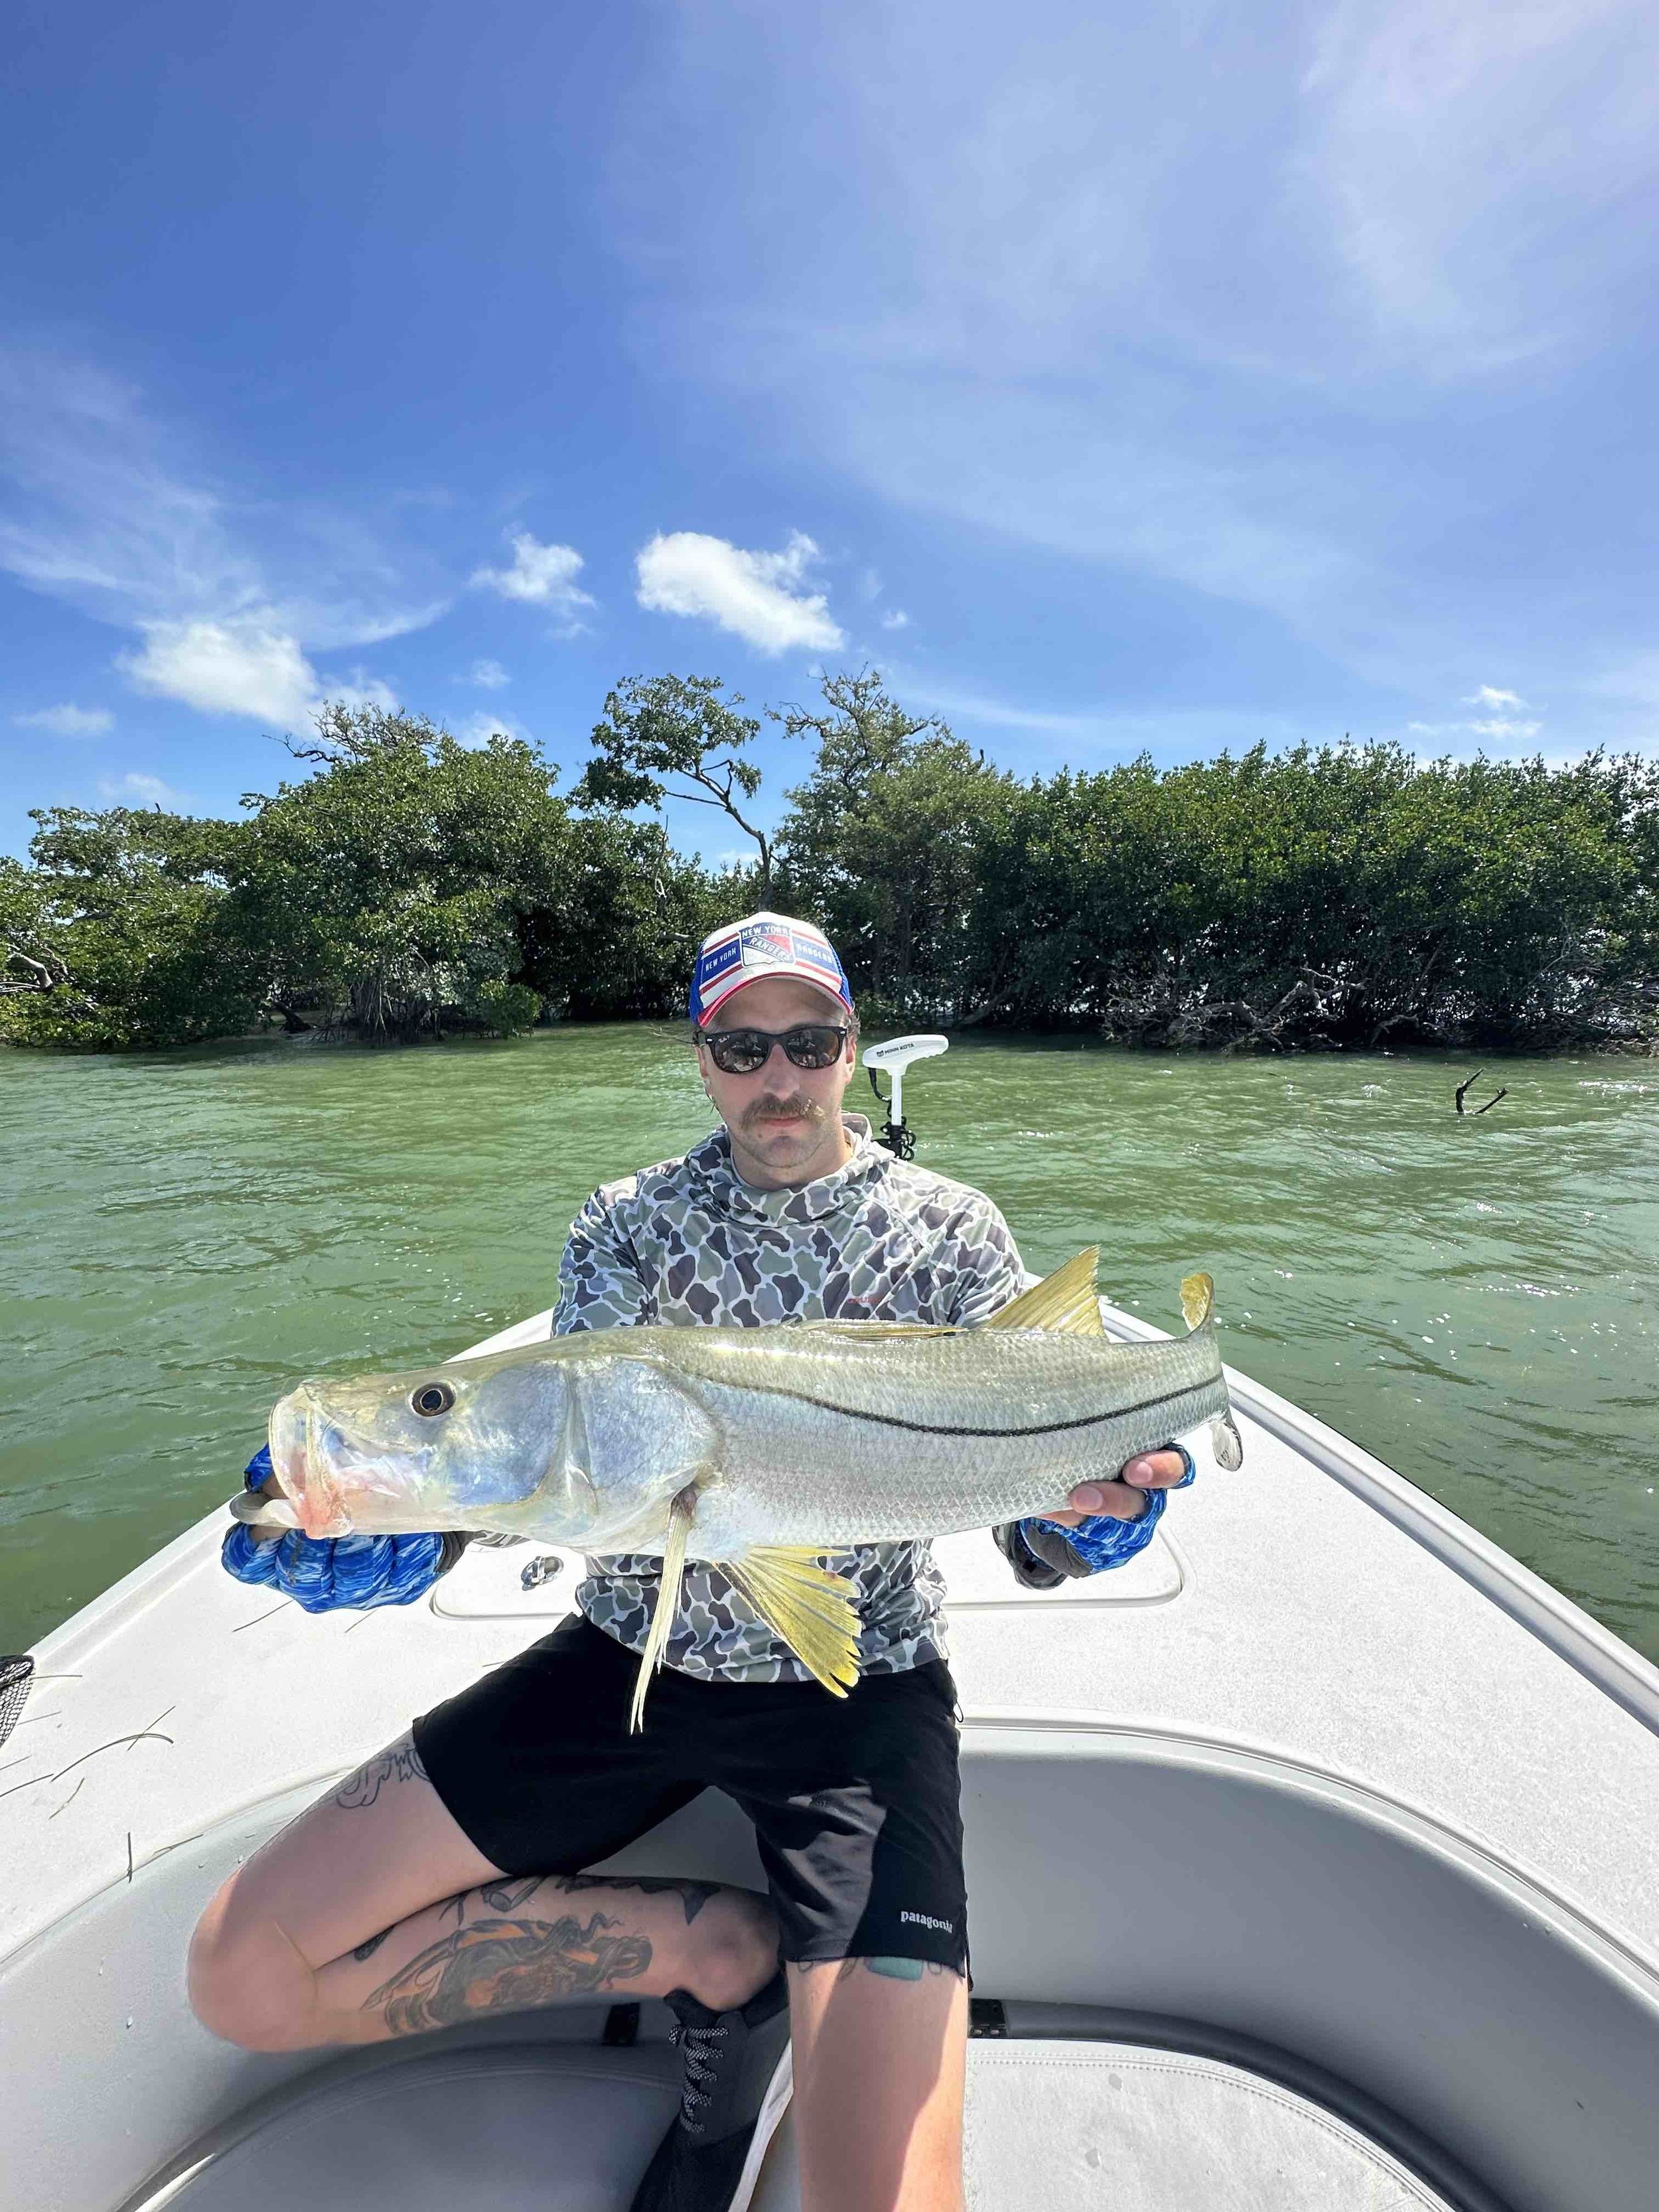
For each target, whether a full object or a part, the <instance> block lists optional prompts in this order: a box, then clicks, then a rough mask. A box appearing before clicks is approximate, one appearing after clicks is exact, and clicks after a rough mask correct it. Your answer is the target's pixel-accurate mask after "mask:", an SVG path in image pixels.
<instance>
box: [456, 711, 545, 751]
mask: <svg viewBox="0 0 1659 2212" xmlns="http://www.w3.org/2000/svg"><path fill="white" fill-rule="evenodd" d="M455 734H456V736H457V737H458V738H459V739H460V741H461V743H462V744H464V745H473V746H477V745H487V744H489V740H490V739H491V738H522V739H523V740H524V742H525V743H526V744H528V743H529V732H527V731H526V730H523V729H521V728H520V726H519V725H518V723H517V722H515V721H514V720H513V718H512V717H511V715H509V714H484V713H482V712H481V713H479V714H470V715H469V716H468V717H467V719H466V720H465V722H463V723H462V725H461V726H460V728H459V730H457V732H455Z"/></svg>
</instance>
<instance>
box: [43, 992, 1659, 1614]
mask: <svg viewBox="0 0 1659 2212" xmlns="http://www.w3.org/2000/svg"><path fill="white" fill-rule="evenodd" d="M683 1034H684V1033H683V1032H681V1031H678V1030H674V1029H671V1028H669V1027H665V1026H656V1025H640V1026H631V1027H626V1028H605V1029H599V1028H595V1029H568V1030H555V1031H550V1032H546V1033H544V1034H542V1035H539V1036H535V1037H531V1038H526V1039H523V1040H520V1041H519V1042H514V1043H511V1044H477V1045H454V1046H449V1047H446V1048H441V1049H429V1050H424V1051H419V1050H416V1051H406V1052H370V1051H358V1050H353V1049H347V1048H333V1047H326V1046H319V1045H316V1044H314V1043H313V1042H309V1041H300V1042H296V1043H287V1042H275V1041H273V1042H270V1043H264V1044H260V1043H255V1044H250V1045H245V1046H236V1047H228V1048H214V1049H210V1050H205V1051H194V1052H191V1053H172V1054H149V1055H146V1056H144V1057H142V1058H120V1059H117V1058H98V1059H68V1058H49V1057H45V1056H37V1055H33V1054H21V1053H17V1052H9V1053H8V1052H0V1204H3V1207H4V1212H3V1220H4V1224H5V1263H4V1270H3V1276H0V1315H3V1326H0V1341H3V1343H4V1345H5V1346H6V1355H5V1361H4V1372H3V1379H0V1650H16V1649H19V1648H21V1646H22V1645H24V1644H27V1643H28V1642H30V1641H31V1640H32V1639H33V1638H37V1637H39V1636H40V1635H41V1634H43V1633H44V1632H46V1630H47V1629H49V1628H51V1627H52V1626H53V1625H54V1624H55V1623H57V1622H58V1621H59V1620H62V1619H64V1617H65V1615H67V1614H68V1613H71V1612H72V1611H74V1609H75V1608H76V1607H77V1606H80V1605H82V1604H83V1603H84V1602H85V1601H87V1600H88V1598H90V1597H92V1596H93V1595H94V1594H95V1593H96V1592H97V1591H99V1590H100V1589H104V1588H105V1587H106V1585H107V1584H108V1583H110V1582H112V1580H113V1579H114V1578H115V1577H117V1576H118V1575H119V1574H121V1573H123V1572H124V1571H125V1570H126V1569H127V1568H129V1567H131V1566H132V1565H135V1564H137V1561H139V1560H140V1559H143V1557H145V1556H146V1554H148V1553H150V1552H152V1551H153V1550H155V1547H157V1546H158V1545H160V1544H161V1543H162V1542H164V1541H166V1540H167V1538H168V1537H170V1536H172V1535H173V1534H176V1533H177V1532H178V1531H179V1529H181V1528H185V1526H186V1525H187V1524H188V1523H189V1522H191V1520H193V1519H194V1518H195V1517H196V1516H197V1515H199V1514H201V1513H202V1512H204V1510H207V1509H208V1508H209V1507H210V1506H212V1505H215V1504H217V1503H218V1502H220V1501H221V1500H222V1499H223V1498H226V1497H228V1495H229V1493H230V1492H231V1491H232V1490H233V1489H234V1487H235V1485H236V1481H237V1478H238V1474H239V1472H240V1468H241V1466H242V1464H243V1462H244V1461H245V1460H246V1457H247V1456H248V1455H249V1453H250V1452H251V1451H252V1449H253V1447H254V1446H255V1445H256V1444H257V1443H258V1441H259V1440H260V1437H261V1435H262V1433H263V1429H264V1416H265V1413H266V1411H267V1409H268V1408H269V1407H270V1402H271V1401H272V1399H273V1398H274V1397H275V1396H276V1394H277V1393H278V1391H279V1390H280V1389H283V1388H285V1387H286V1386H287V1384H288V1383H289V1382H290V1381H291V1380H292V1379H293V1378H294V1377H295V1376H297V1375H299V1374H301V1372H304V1371H307V1370H316V1369H318V1368H319V1367H323V1366H325V1365H329V1364H334V1365H337V1366H338V1367H341V1368H343V1369H349V1368H351V1367H353V1366H355V1365H362V1364H376V1363H386V1364H397V1363H399V1362H404V1361H410V1360H419V1359H421V1358H426V1357H428V1356H429V1355H431V1354H432V1353H434V1352H449V1351H455V1350H459V1349H460V1348H461V1347H463V1346H465V1345H468V1344H471V1343H473V1342H475V1341H476V1340H477V1339H478V1338H480V1337H482V1336H485V1335H487V1334H489V1333H490V1331H492V1330H494V1329H496V1328H501V1327H503V1326H504V1325H505V1324H507V1322H511V1321H514V1320H517V1319H518V1318H520V1316H522V1315H524V1314H526V1313H529V1312H532V1311H533V1310H536V1309H537V1308H538V1307H542V1306H546V1305H548V1304H551V1303H552V1300H553V1297H554V1296H555V1291H556V1282H555V1277H556V1268H557V1264H558V1256H559V1249H560V1246H561V1244H562V1241H563V1237H564V1233H565V1229H566V1226H567V1225H568V1222H569V1219H570V1217H571V1214H572V1213H573V1212H574V1210H575V1208H576V1207H577V1206H578V1205H579V1204H580V1201H581V1200H583V1198H585V1197H586V1194H587V1193H588V1191H589V1190H590V1189H592V1187H593V1186H594V1184H596V1183H597V1182H601V1181H603V1180H605V1179H606V1178H607V1177H610V1176H617V1175H621V1174H623V1173H625V1172H626V1171H627V1170H629V1169H630V1168H633V1167H635V1166H638V1165H641V1164H644V1163H645V1162H647V1161H648V1160H653V1159H657V1158H662V1157H663V1156H665V1154H669V1153H672V1152H679V1151H682V1150H684V1147H685V1146H687V1145H688V1144H689V1143H690V1142H691V1141H692V1140H693V1139H696V1137H697V1136H698V1135H699V1134H700V1133H702V1131H703V1129H704V1128H705V1127H707V1126H708V1123H707V1115H708V1105H707V1102H706V1101H705V1099H704V1098H703V1097H702V1091H701V1090H700V1089H699V1087H698V1085H697V1084H696V1082H695V1080H694V1079H693V1076H692V1068H691V1060H690V1054H689V1053H688V1052H687V1050H686V1048H685V1046H684V1041H683ZM1469 1072H1470V1071H1469V1068H1468V1066H1467V1065H1459V1066H1453V1065H1451V1064H1450V1063H1449V1062H1447V1061H1445V1060H1442V1059H1439V1058H1437V1057H1431V1056H1428V1055H1423V1056H1407V1055H1389V1056H1374V1057H1364V1058H1362V1057H1352V1058H1346V1057H1334V1056H1333V1057H1326V1058H1316V1059H1310V1060H1294V1061H1287V1062H1275V1061H1271V1060H1233V1061H1229V1060H1217V1059H1214V1058H1212V1057H1209V1056H1202V1057H1186V1058H1181V1057H1176V1058H1169V1057H1165V1058H1163V1059H1159V1058H1156V1057H1152V1056H1149V1055H1146V1054H1123V1053H1115V1052H1111V1051H1108V1050H1104V1049H1101V1048H1086V1049H1085V1048H1081V1047H1079V1045H1078V1043H1077V1042H1075V1041H1072V1042H1057V1041H1055V1040H1052V1039H1045V1040H1026V1041H1009V1040H1006V1039H1004V1040H984V1039H979V1038H973V1037H969V1038H965V1039H963V1040H962V1041H960V1042H957V1044H955V1045H954V1046H953V1047H952V1048H951V1053H950V1054H949V1056H948V1058H946V1059H945V1060H937V1061H933V1062H932V1063H930V1064H929V1065H927V1066H925V1067H922V1068H921V1069H919V1070H917V1071H916V1073H915V1074H914V1075H913V1076H912V1079H911V1083H910V1098H909V1104H910V1110H911V1119H912V1121H914V1122H915V1123H916V1124H917V1126H918V1127H920V1128H921V1131H922V1132H923V1139H922V1143H921V1153H920V1157H921V1158H922V1159H923V1160H924V1161H927V1162H929V1163H931V1164H934V1165H937V1166H938V1167H939V1168H941V1169H943V1170H945V1171H946V1172H948V1173H950V1174H952V1175H955V1176H960V1177H962V1178H963V1180H965V1181H967V1182H973V1183H976V1184H978V1185H980V1186H981V1188H984V1189H986V1190H987V1191H989V1192H990V1193H991V1194H992V1195H993V1196H994V1198H995V1199H996V1200H997V1201H998V1203H999V1204H1000V1206H1002V1208H1003V1210H1004V1212H1006V1214H1007V1216H1008V1218H1009V1220H1010V1221H1011V1223H1012V1225H1013V1228H1014V1231H1015V1233H1016V1235H1017V1236H1018V1238H1019V1240H1020V1243H1021V1246H1022V1249H1023V1250H1024V1254H1025V1256H1026V1260H1027V1261H1028V1263H1029V1264H1030V1265H1031V1266H1033V1267H1037V1268H1039V1269H1041V1268H1045V1267H1049V1266H1052V1265H1054V1263H1056V1262H1057V1261H1060V1260H1062V1259H1065V1258H1066V1257H1067V1256H1068V1255H1070V1254H1071V1253H1073V1252H1074V1251H1076V1250H1077V1249H1078V1248H1079V1246H1081V1245H1084V1244H1088V1243H1099V1244H1100V1246H1101V1247H1102V1249H1103V1255H1104V1259H1103V1269H1102V1280H1103V1286H1104V1287H1105V1288H1106V1289H1107V1291H1109V1294H1110V1295H1111V1296H1112V1297H1114V1298H1115V1299H1116V1300H1117V1301H1118V1302H1119V1303H1120V1304H1126V1305H1128V1306H1130V1307H1132V1308H1135V1309H1137V1310H1139V1311H1140V1312H1142V1313H1144V1314H1146V1315H1147V1316H1149V1317H1151V1318H1152V1319H1154V1320H1157V1321H1159V1322H1163V1323H1164V1325H1165V1326H1170V1325H1173V1323H1174V1322H1175V1317H1176V1283H1177V1280H1178V1278H1179V1277H1180V1276H1181V1275H1182V1273H1185V1272H1187V1271H1188V1270H1189V1269H1190V1268H1192V1267H1194V1266H1196V1265H1202V1266H1204V1267H1208V1268H1210V1269H1211V1270H1212V1273H1214V1275H1215V1277H1216V1279H1217V1283H1218V1291H1219V1297H1220V1301H1221V1310H1222V1316H1223V1322H1224V1326H1225V1329H1226V1332H1227V1344H1226V1352H1227V1357H1228V1358H1229V1359H1230V1360H1231V1362H1232V1364H1234V1365H1236V1366H1237V1367H1239V1368H1241V1369H1242V1370H1244V1371H1245V1372H1246V1373H1248V1374H1252V1375H1255V1376H1258V1377H1259V1378H1260V1379H1261V1381H1262V1382H1264V1383H1268V1384H1270V1385H1271V1386H1272V1387H1273V1389H1278V1390H1280V1391H1282V1392H1284V1393H1285V1395H1287V1396H1289V1397H1291V1398H1294V1399H1296V1400H1297V1401H1298V1402H1300V1403H1302V1404H1304V1405H1305V1406H1307V1407H1310V1408H1311V1409H1312V1410H1313V1411H1314V1412H1316V1413H1319V1414H1321V1415H1322V1417H1323V1418H1324V1419H1327V1420H1328V1421H1330V1422H1331V1423H1333V1424H1334V1425H1335V1426H1336V1427H1337V1428H1339V1429H1341V1430H1343V1431H1346V1433H1347V1434H1348V1435H1350V1436H1352V1437H1357V1438H1358V1440H1359V1441H1360V1442H1361V1443H1364V1444H1366V1445H1368V1446H1369V1447H1370V1449H1372V1450H1373V1451H1376V1452H1377V1453H1379V1454H1380V1455H1382V1456H1383V1458H1384V1459H1387V1460H1389V1462H1392V1463H1393V1464H1394V1465H1395V1466H1397V1467H1399V1468H1401V1469H1402V1470H1403V1471H1404V1472H1405V1473H1406V1474H1408V1475H1410V1476H1411V1477H1412V1479H1413V1480H1414V1481H1417V1482H1419V1483H1421V1484H1422V1485H1423V1486H1425V1488H1426V1489H1428V1490H1430V1491H1431V1492H1434V1494H1435V1495H1436V1496H1437V1497H1439V1498H1443V1499H1444V1500H1445V1501H1446V1502H1447V1503H1448V1504H1449V1505H1451V1506H1452V1507H1453V1508H1454V1509H1455V1510H1456V1511H1458V1512H1459V1513H1462V1514H1463V1515H1464V1516H1466V1517H1467V1518H1468V1519H1469V1520H1470V1521H1473V1522H1474V1523H1475V1524H1476V1526H1477V1527H1479V1528H1483V1529H1485V1530H1486V1532H1487V1534H1490V1535H1491V1536H1492V1537H1494V1538H1496V1540H1497V1541H1498V1542H1499V1543H1501V1544H1503V1545H1504V1547H1506V1548H1507V1549H1509V1550H1510V1551H1511V1552H1513V1553H1516V1555H1517V1556H1518V1557H1519V1558H1521V1559H1524V1560H1525V1561H1526V1562H1527V1563H1528V1565H1530V1566H1533V1567H1534V1568H1536V1569H1537V1570H1538V1571H1540V1572H1541V1573H1542V1574H1544V1575H1546V1576H1547V1577H1549V1579H1550V1580H1551V1581H1552V1582H1553V1583H1556V1584H1557V1586H1558V1587H1559V1588H1560V1589H1564V1590H1565V1591H1566V1592H1567V1593H1568V1594H1569V1595H1571V1596H1572V1597H1574V1598H1576V1599H1577V1600H1578V1601H1579V1602H1580V1603H1581V1604H1583V1605H1584V1606H1586V1607H1588V1608H1589V1610H1590V1611H1591V1612H1592V1613H1595V1614H1596V1615H1598V1616H1599V1617H1600V1618H1601V1620H1604V1621H1606V1622H1607V1624H1608V1625H1609V1626H1611V1627H1613V1628H1614V1629H1615V1630H1617V1631H1618V1632H1619V1633H1620V1635H1622V1636H1624V1637H1626V1638H1627V1639H1628V1640H1629V1641H1630V1642H1631V1643H1632V1644H1635V1645H1636V1646H1637V1647H1638V1649H1640V1650H1644V1651H1645V1652H1647V1653H1648V1654H1649V1655H1650V1656H1656V1657H1659V1497H1656V1490H1659V1431H1656V1423H1655V1418H1654V1404H1655V1388H1654V1371H1655V1352H1656V1328H1655V1323H1654V1319H1653V1314H1654V1297H1653V1293H1654V1290H1655V1287H1656V1278H1659V1063H1656V1062H1653V1061H1650V1060H1616V1059H1585V1060H1508V1061H1505V1062H1504V1064H1503V1066H1502V1070H1501V1073H1499V1074H1498V1075H1497V1078H1496V1079H1497V1080H1499V1081H1502V1082H1504V1083H1507V1084H1508V1085H1509V1090H1510V1095H1509V1097H1507V1098H1506V1099H1505V1100H1504V1102H1503V1103H1502V1104H1501V1105H1500V1106H1498V1108H1497V1109H1495V1111H1493V1112H1492V1113H1491V1114H1488V1115H1485V1116H1483V1117H1482V1118H1480V1120H1472V1119H1463V1120H1461V1121H1460V1120H1459V1119H1458V1118H1457V1117H1456V1116H1455V1115H1454V1113H1453V1111H1452V1106H1451V1093H1452V1091H1453V1088H1454V1085H1455V1083H1456V1081H1457V1080H1458V1079H1459V1077H1460V1076H1462V1075H1463V1074H1467V1073H1469ZM859 1083H860V1087H863V1079H862V1078H861V1077H860V1079H859ZM1489 1087H1490V1086H1489V1085H1486V1084H1483V1085H1481V1086H1480V1090H1479V1091H1478V1092H1477V1097H1484V1096H1486V1094H1487V1091H1488V1089H1489ZM857 1096H858V1094H857V1093H856V1092H854V1093H853V1094H851V1095H850V1103H856V1102H857ZM867 1101H868V1093H867V1090H866V1091H865V1103H867ZM1251 1479H1252V1478H1251V1473H1250V1470H1249V1468H1248V1467H1247V1468H1245V1469H1244V1471H1243V1474H1241V1475H1239V1476H1238V1477H1237V1480H1241V1481H1245V1482H1248V1481H1249V1480H1251ZM1262 1505H1263V1519H1264V1541H1273V1542H1294V1541H1295V1532H1294V1530H1293V1529H1290V1528H1278V1529H1272V1533H1271V1534H1266V1533H1265V1532H1266V1531H1267V1530H1268V1529H1270V1528H1272V1524H1271V1516H1272V1511H1273V1498H1272V1497H1271V1495H1266V1496H1264V1498H1263V1500H1262ZM1176 1510H1177V1511H1178V1510H1179V1507H1178V1506H1177V1507H1176Z"/></svg>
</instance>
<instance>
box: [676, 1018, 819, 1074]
mask: <svg viewBox="0 0 1659 2212" xmlns="http://www.w3.org/2000/svg"><path fill="white" fill-rule="evenodd" d="M851 1035H852V1031H851V1030H846V1029H837V1028H836V1026H835V1024H833V1023H831V1022H798V1023H797V1024H796V1025H795V1027H794V1028H793V1029H792V1030H704V1031H702V1033H701V1034H700V1036H698V1038H697V1042H698V1043H699V1044H701V1045H703V1046H705V1047H707V1048H708V1057H709V1058H710V1060H713V1061H714V1065H715V1066H716V1067H718V1068H719V1070H720V1073H721V1074H722V1075H758V1074H759V1073H760V1071H761V1069H762V1068H763V1067H764V1066H765V1065H766V1063H767V1061H768V1060H770V1059H771V1057H772V1048H773V1046H774V1045H775V1044H781V1046H782V1047H783V1051H784V1057H785V1059H786V1060H788V1062H789V1064H790V1066H792V1067H833V1066H835V1064H836V1061H837V1060H839V1059H840V1058H841V1056H842V1053H843V1052H844V1051H845V1050H846V1049H847V1040H848V1037H849V1036H851Z"/></svg>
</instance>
